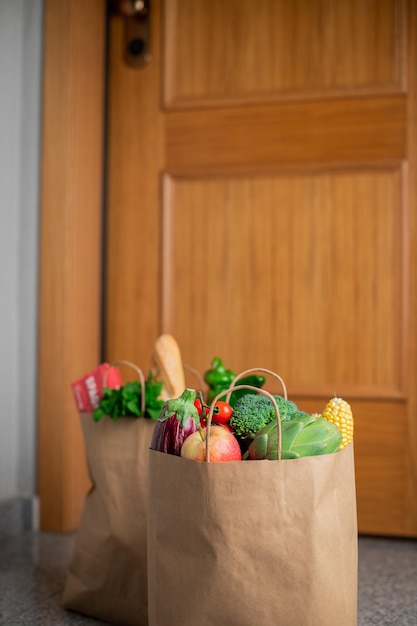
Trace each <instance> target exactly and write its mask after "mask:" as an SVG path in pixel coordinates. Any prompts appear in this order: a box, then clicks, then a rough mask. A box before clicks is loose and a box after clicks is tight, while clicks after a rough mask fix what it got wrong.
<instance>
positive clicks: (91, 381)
mask: <svg viewBox="0 0 417 626" xmlns="http://www.w3.org/2000/svg"><path fill="white" fill-rule="evenodd" d="M105 373H106V379H105V381H104V383H105V384H103V380H104V374H105ZM104 386H105V387H109V388H110V389H119V387H121V386H122V377H121V374H120V372H119V370H118V369H117V368H116V367H111V366H110V365H109V364H108V363H102V364H101V365H99V366H98V367H97V369H95V370H93V371H92V372H90V373H89V374H86V375H85V376H83V378H80V379H79V380H76V381H75V382H73V383H72V384H71V387H72V392H73V394H74V398H75V402H76V405H77V409H78V411H79V412H80V413H84V412H87V413H90V412H92V411H93V410H94V409H96V408H97V407H98V405H99V404H100V399H101V397H102V395H103V387H104Z"/></svg>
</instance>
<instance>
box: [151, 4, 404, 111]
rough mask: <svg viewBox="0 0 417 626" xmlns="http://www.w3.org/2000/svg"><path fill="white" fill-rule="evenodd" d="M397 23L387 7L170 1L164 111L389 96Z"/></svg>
mask: <svg viewBox="0 0 417 626" xmlns="http://www.w3.org/2000/svg"><path fill="white" fill-rule="evenodd" d="M404 17H405V14H404V6H403V3H402V2H398V1H397V0H367V1H366V2H361V0H337V1H336V0H314V2H308V0H293V1H292V2H289V1H288V0H261V1H258V2H257V3H256V5H255V6H254V3H253V2H251V0H227V2H225V1H223V0H212V1H211V2H205V3H204V8H202V7H201V3H199V2H196V1H195V0H170V1H169V2H166V3H165V40H164V48H163V50H164V68H165V69H164V74H163V76H164V85H165V104H166V106H167V107H169V106H175V107H178V106H181V107H183V106H192V107H194V106H204V107H205V106H207V104H210V105H212V104H213V103H216V104H219V103H222V104H224V103H230V102H231V101H236V100H238V101H239V100H249V101H254V100H258V99H259V100H261V101H265V99H274V98H277V97H279V98H283V97H288V98H291V99H294V97H296V98H299V97H301V96H310V97H311V96H312V95H320V94H323V93H325V94H327V95H329V94H334V93H352V91H355V92H359V91H365V92H380V91H384V90H389V91H395V90H398V89H400V88H401V85H402V82H403V79H402V76H403V74H402V70H403V62H402V56H403V47H402V44H403V40H404V25H405V22H404Z"/></svg>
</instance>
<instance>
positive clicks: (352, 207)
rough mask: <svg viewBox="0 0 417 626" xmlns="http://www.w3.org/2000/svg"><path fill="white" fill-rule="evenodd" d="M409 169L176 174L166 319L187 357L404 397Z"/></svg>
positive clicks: (169, 195) (305, 388)
mask: <svg viewBox="0 0 417 626" xmlns="http://www.w3.org/2000/svg"><path fill="white" fill-rule="evenodd" d="M401 180H402V178H401V175H400V172H399V171H398V169H392V170H363V169H361V170H358V171H346V170H339V171H332V172H331V173H329V174H328V173H325V172H315V173H314V172H311V173H303V174H302V173H300V172H297V173H296V174H292V175H290V174H286V175H279V174H276V175H275V176H272V175H268V176H267V177H266V176H263V175H257V176H251V175H249V174H246V175H245V176H243V175H242V176H240V177H238V178H237V177H236V178H233V177H231V176H227V175H226V174H225V175H224V178H221V179H219V178H214V177H205V178H188V179H187V178H178V179H169V180H167V181H166V184H165V194H164V204H165V206H164V214H163V223H164V224H165V228H164V234H165V236H164V241H163V260H164V263H163V276H162V280H163V287H164V290H163V296H164V297H163V301H162V311H163V315H164V317H163V326H164V328H166V329H169V330H170V331H171V332H173V333H175V336H176V337H177V339H178V341H179V343H180V345H181V346H182V350H183V352H184V357H185V359H186V360H187V362H190V363H193V364H194V366H195V367H197V369H199V370H200V371H202V370H204V368H207V364H208V363H210V361H211V358H212V357H213V351H214V353H216V354H217V353H221V354H224V355H225V357H227V358H228V359H230V360H233V361H237V362H238V363H239V364H240V367H241V368H243V369H246V368H249V367H251V366H253V364H254V363H256V364H258V365H259V364H263V366H264V367H267V368H270V369H271V368H272V369H276V370H278V371H279V372H281V374H282V375H283V376H284V378H285V380H286V382H287V383H288V385H289V386H290V388H291V389H292V391H293V393H299V392H303V393H307V394H309V395H317V394H318V393H319V394H321V395H324V396H326V395H330V396H332V395H333V393H334V392H335V391H337V393H338V394H339V395H349V396H350V397H352V396H358V395H359V396H361V395H363V394H366V395H367V397H374V398H378V397H387V398H396V397H403V396H404V380H403V377H404V365H403V363H404V355H403V330H404V329H403V324H402V320H403V313H404V311H403V309H404V306H403V301H404V297H403V259H402V250H403V248H404V241H403V237H404V231H403V214H402V211H401ZM194 240H195V243H194ZM184 241H186V242H191V243H192V244H193V245H183V242H184ZM381 278H383V280H382V279H381ZM231 320H233V322H231ZM202 329H204V332H201V330H202ZM196 337H199V339H198V350H195V345H196V344H195V343H194V342H195V339H196Z"/></svg>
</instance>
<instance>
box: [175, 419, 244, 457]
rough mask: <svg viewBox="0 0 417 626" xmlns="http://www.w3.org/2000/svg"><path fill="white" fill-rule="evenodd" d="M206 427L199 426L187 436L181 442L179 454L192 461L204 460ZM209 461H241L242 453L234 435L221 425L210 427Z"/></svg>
mask: <svg viewBox="0 0 417 626" xmlns="http://www.w3.org/2000/svg"><path fill="white" fill-rule="evenodd" d="M206 434H207V430H206V428H200V429H199V430H196V432H195V433H192V434H191V435H189V436H188V437H187V439H186V440H185V441H184V443H183V444H182V448H181V456H182V457H184V458H185V459H192V460H193V461H205V460H206ZM209 450H210V462H212V463H225V462H227V461H241V460H242V453H241V451H240V446H239V443H238V441H237V439H236V437H235V436H234V435H233V434H232V433H231V432H230V431H229V430H228V429H227V428H224V427H223V426H212V427H211V428H210V441H209Z"/></svg>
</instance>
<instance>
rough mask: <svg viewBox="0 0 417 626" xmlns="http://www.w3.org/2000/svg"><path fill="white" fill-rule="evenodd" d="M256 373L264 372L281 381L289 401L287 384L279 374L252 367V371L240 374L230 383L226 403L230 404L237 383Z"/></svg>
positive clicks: (286, 398)
mask: <svg viewBox="0 0 417 626" xmlns="http://www.w3.org/2000/svg"><path fill="white" fill-rule="evenodd" d="M254 372H263V373H264V374H269V375H270V376H273V377H274V378H276V379H277V380H279V382H280V383H281V386H282V391H283V392H284V399H285V400H288V396H287V387H286V386H285V383H284V381H283V379H282V378H281V376H280V375H279V374H277V373H276V372H273V371H272V370H268V369H266V368H265V367H251V369H249V370H245V371H244V372H240V374H238V375H237V376H235V378H234V379H233V380H232V382H231V383H230V387H229V391H228V394H227V396H226V402H230V396H231V395H232V392H233V387H234V386H235V385H236V383H237V381H238V380H240V379H241V378H244V377H245V376H247V375H248V374H253V373H254Z"/></svg>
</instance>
